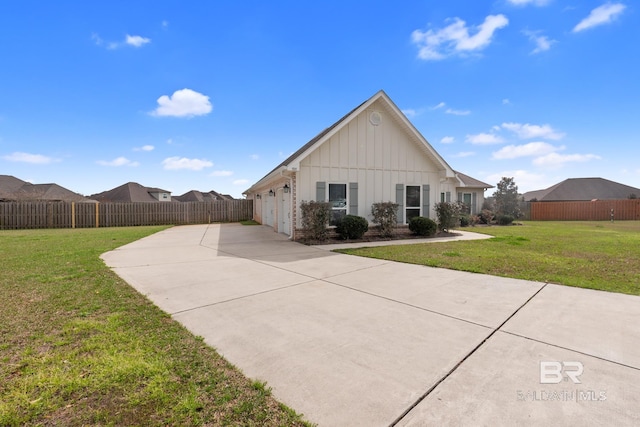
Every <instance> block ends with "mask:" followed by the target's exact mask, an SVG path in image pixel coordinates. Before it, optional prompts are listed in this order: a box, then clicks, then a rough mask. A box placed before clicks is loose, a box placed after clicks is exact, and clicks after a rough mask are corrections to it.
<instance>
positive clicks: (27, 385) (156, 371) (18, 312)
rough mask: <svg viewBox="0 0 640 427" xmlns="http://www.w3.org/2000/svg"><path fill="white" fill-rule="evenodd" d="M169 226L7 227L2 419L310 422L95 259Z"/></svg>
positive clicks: (0, 326)
mask: <svg viewBox="0 0 640 427" xmlns="http://www.w3.org/2000/svg"><path fill="white" fill-rule="evenodd" d="M163 228H164V227H132V228H111V229H109V228H101V229H77V230H25V231H0V267H1V271H2V274H1V275H0V301H2V304H0V425H2V426H23V425H27V426H35V425H69V426H80V425H145V426H147V425H150V426H154V425H155V426H166V425H181V426H199V425H256V426H258V425H260V426H262V425H307V424H306V423H305V422H303V421H302V420H301V417H300V416H299V415H298V414H296V413H295V412H294V411H293V410H292V409H290V408H287V407H286V406H284V405H282V404H280V403H278V402H277V401H276V400H275V399H274V398H273V397H272V396H271V393H270V389H269V388H268V387H267V385H266V384H265V383H262V382H259V381H251V380H249V379H247V378H246V377H244V376H243V375H242V373H241V372H240V371H239V370H238V369H236V368H235V367H234V366H232V365H230V364H229V363H228V362H227V361H226V360H224V359H223V358H222V357H221V356H220V355H219V354H218V353H217V352H216V351H215V350H214V349H212V348H211V347H208V346H207V345H206V344H205V343H204V342H203V340H202V338H201V337H195V336H193V335H192V334H191V333H189V332H188V331H187V330H186V329H184V328H183V327H182V326H180V325H179V324H178V323H177V322H175V321H174V320H172V318H171V317H170V316H169V315H167V314H165V313H164V312H162V311H161V310H160V309H158V308H157V307H156V306H154V305H152V304H151V303H150V302H149V301H148V300H147V299H146V298H145V297H143V296H142V295H140V294H139V293H137V292H136V291H135V290H133V289H132V288H131V287H130V286H128V285H127V284H126V283H125V282H124V281H122V280H121V279H120V278H119V277H118V276H117V275H115V273H113V272H112V271H111V270H109V269H108V268H107V267H106V266H105V265H104V263H103V262H102V261H101V260H100V259H99V255H100V254H102V253H104V252H106V251H109V250H111V249H114V248H116V247H118V246H122V245H124V244H126V243H128V242H131V241H134V240H137V239H139V238H142V237H144V236H147V235H149V234H152V233H154V232H157V231H160V230H162V229H163Z"/></svg>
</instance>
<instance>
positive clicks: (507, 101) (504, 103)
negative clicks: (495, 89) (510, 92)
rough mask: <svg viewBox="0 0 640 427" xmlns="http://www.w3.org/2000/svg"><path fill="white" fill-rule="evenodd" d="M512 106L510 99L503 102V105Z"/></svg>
mask: <svg viewBox="0 0 640 427" xmlns="http://www.w3.org/2000/svg"><path fill="white" fill-rule="evenodd" d="M510 104H511V101H509V99H508V98H505V99H503V100H502V105H510Z"/></svg>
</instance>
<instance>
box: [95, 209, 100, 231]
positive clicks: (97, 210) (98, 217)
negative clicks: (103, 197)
mask: <svg viewBox="0 0 640 427" xmlns="http://www.w3.org/2000/svg"><path fill="white" fill-rule="evenodd" d="M98 205H100V203H96V228H98V226H99V220H100V210H99V209H98Z"/></svg>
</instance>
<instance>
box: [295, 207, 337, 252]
mask: <svg viewBox="0 0 640 427" xmlns="http://www.w3.org/2000/svg"><path fill="white" fill-rule="evenodd" d="M300 210H301V211H302V229H303V230H304V235H305V238H307V239H309V240H317V241H320V242H323V241H325V240H327V238H328V237H329V228H328V227H327V226H328V224H329V217H330V216H331V205H330V204H329V203H327V202H315V201H310V202H306V201H304V200H303V201H302V203H301V204H300Z"/></svg>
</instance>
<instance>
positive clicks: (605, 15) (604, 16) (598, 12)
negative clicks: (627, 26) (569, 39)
mask: <svg viewBox="0 0 640 427" xmlns="http://www.w3.org/2000/svg"><path fill="white" fill-rule="evenodd" d="M626 7H627V6H625V5H624V4H622V3H606V4H603V5H602V6H598V7H596V8H595V9H593V10H592V11H591V13H590V14H589V16H587V17H586V18H584V19H583V20H582V21H580V22H579V23H578V25H576V26H575V27H573V32H574V33H577V32H580V31H584V30H588V29H589V28H593V27H597V26H598V25H604V24H608V23H610V22H612V21H613V20H614V19H615V18H616V17H618V15H620V14H621V13H622V12H623V11H624V9H625V8H626Z"/></svg>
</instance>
